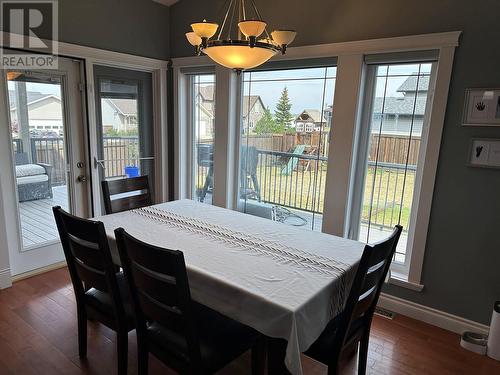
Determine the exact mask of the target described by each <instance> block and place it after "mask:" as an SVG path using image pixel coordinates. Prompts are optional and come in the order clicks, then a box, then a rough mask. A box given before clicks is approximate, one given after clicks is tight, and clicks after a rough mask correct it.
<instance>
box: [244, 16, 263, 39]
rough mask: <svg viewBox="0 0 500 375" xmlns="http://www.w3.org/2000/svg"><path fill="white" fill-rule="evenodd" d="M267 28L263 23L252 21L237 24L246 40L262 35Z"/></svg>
mask: <svg viewBox="0 0 500 375" xmlns="http://www.w3.org/2000/svg"><path fill="white" fill-rule="evenodd" d="M266 26H267V23H265V22H264V21H259V20H253V21H241V22H239V23H238V27H239V28H240V31H241V32H242V34H243V35H245V36H246V37H247V38H249V37H251V36H254V37H258V36H259V35H260V34H262V33H263V32H264V30H265V28H266Z"/></svg>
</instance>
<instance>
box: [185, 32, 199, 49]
mask: <svg viewBox="0 0 500 375" xmlns="http://www.w3.org/2000/svg"><path fill="white" fill-rule="evenodd" d="M186 38H187V40H188V42H189V43H190V44H191V45H192V46H199V45H200V44H201V38H200V37H199V36H198V35H197V34H196V33H195V32H194V31H190V32H189V33H186Z"/></svg>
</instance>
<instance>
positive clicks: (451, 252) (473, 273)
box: [170, 0, 500, 324]
mask: <svg viewBox="0 0 500 375" xmlns="http://www.w3.org/2000/svg"><path fill="white" fill-rule="evenodd" d="M256 2H257V6H258V7H259V8H260V10H261V13H262V14H263V17H264V18H265V19H266V20H267V21H269V22H270V23H271V24H270V28H271V29H273V27H275V26H276V27H277V26H282V27H287V28H294V29H296V30H297V31H298V36H297V39H296V42H295V43H294V45H307V44H319V43H329V42H341V41H349V40H361V39H372V38H382V37H392V36H402V35H411V34H423V33H432V32H442V31H454V30H462V31H463V36H462V39H461V43H460V47H459V48H458V49H457V53H456V58H455V65H454V70H453V77H452V82H451V88H450V89H451V92H450V96H449V101H448V107H447V113H446V121H445V127H444V133H443V141H442V145H441V152H440V157H439V166H438V175H437V181H436V187H435V193H434V200H433V206H432V214H431V222H430V228H429V233H428V239H427V250H426V256H425V261H424V270H423V279H422V282H423V284H424V285H425V289H424V291H422V292H421V293H416V292H412V291H409V290H406V289H402V288H398V287H394V286H388V287H387V288H386V291H387V292H389V293H391V294H394V295H396V296H399V297H402V298H406V299H409V300H412V301H415V302H417V303H421V304H424V305H427V306H431V307H434V308H437V309H439V310H443V311H446V312H449V313H452V314H456V315H459V316H462V317H465V318H468V319H472V320H475V321H478V322H482V323H486V324H488V323H489V319H490V316H491V310H492V304H493V301H495V300H498V299H500V170H488V169H478V168H469V167H467V166H466V165H465V163H466V159H467V153H468V150H469V145H470V140H471V138H472V137H495V138H500V128H496V129H495V128H465V127H461V126H460V123H461V115H462V107H463V101H464V89H465V88H467V87H500V26H499V22H498V14H500V2H498V1H497V0H480V1H469V0H460V1H458V0H420V1H401V0H381V1H366V0H308V1H303V0H273V1H260V0H257V1H256ZM222 3H223V1H222V0H216V1H210V2H209V1H206V0H181V1H180V3H178V4H176V5H174V6H173V7H172V8H171V18H170V20H171V28H170V35H171V55H172V56H173V57H178V56H189V55H191V54H192V48H191V46H190V45H189V44H188V43H187V42H186V41H185V37H184V33H185V32H186V31H188V30H189V24H190V23H191V22H193V21H199V20H201V19H203V18H204V17H205V18H207V19H208V20H210V17H213V16H216V14H215V12H214V10H218V9H219V8H220V5H221V4H222ZM219 18H220V17H217V18H216V20H218V19H219Z"/></svg>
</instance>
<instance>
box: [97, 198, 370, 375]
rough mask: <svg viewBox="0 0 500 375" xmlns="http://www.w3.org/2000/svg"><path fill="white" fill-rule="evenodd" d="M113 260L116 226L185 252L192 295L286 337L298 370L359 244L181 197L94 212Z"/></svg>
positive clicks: (336, 305)
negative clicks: (303, 354)
mask: <svg viewBox="0 0 500 375" xmlns="http://www.w3.org/2000/svg"><path fill="white" fill-rule="evenodd" d="M96 220H100V221H102V222H103V223H104V226H105V228H106V234H107V237H108V239H109V243H110V249H111V253H112V256H113V261H114V262H115V263H116V264H118V265H119V264H120V260H119V255H118V251H117V248H116V240H115V236H114V230H115V229H117V228H119V227H122V228H124V229H125V230H126V231H127V232H128V233H129V234H131V235H132V236H134V237H136V238H138V239H140V240H142V241H145V242H148V243H150V244H153V245H156V246H161V247H164V248H168V249H173V250H180V251H182V252H183V253H184V258H185V262H186V268H187V273H188V279H189V285H190V289H191V296H192V298H193V300H195V301H196V302H199V303H201V304H203V305H206V306H208V307H210V308H211V309H213V310H216V311H218V312H220V313H222V314H224V315H226V316H227V317H229V318H232V319H234V320H236V321H238V322H241V323H243V324H246V325H248V326H250V327H253V328H254V329H255V330H257V331H259V332H260V333H262V334H264V335H266V336H267V337H270V338H279V339H284V340H286V355H285V360H284V361H285V365H286V367H287V369H288V370H289V371H290V372H291V373H292V374H302V365H301V353H302V352H304V351H306V350H307V349H308V348H309V346H310V345H311V344H312V343H314V341H315V340H316V339H317V338H318V337H319V336H320V334H321V333H322V332H323V330H324V329H325V327H326V326H327V324H328V322H330V320H331V319H333V318H334V317H335V316H336V315H337V314H338V313H339V312H341V310H342V309H343V307H344V304H345V302H346V299H347V295H348V293H349V290H350V287H351V284H352V282H353V280H354V276H355V273H356V269H357V265H358V264H359V261H360V259H361V255H362V252H363V249H364V244H363V243H361V242H358V241H353V240H349V239H346V238H342V237H337V236H333V235H329V234H325V233H321V232H316V231H311V230H307V229H305V228H300V227H295V226H291V225H287V224H284V223H279V222H275V221H272V220H269V219H265V218H260V217H256V216H252V215H248V214H245V213H242V212H239V211H236V210H230V209H226V208H221V207H217V206H213V205H210V204H206V203H199V202H195V201H193V200H188V199H181V200H176V201H170V202H167V203H161V204H156V205H153V206H148V207H143V208H138V209H134V210H130V211H124V212H119V213H115V214H110V215H105V216H100V217H97V218H96Z"/></svg>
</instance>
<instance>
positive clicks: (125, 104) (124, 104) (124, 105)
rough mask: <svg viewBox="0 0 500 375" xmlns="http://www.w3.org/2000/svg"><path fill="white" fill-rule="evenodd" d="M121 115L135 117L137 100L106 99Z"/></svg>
mask: <svg viewBox="0 0 500 375" xmlns="http://www.w3.org/2000/svg"><path fill="white" fill-rule="evenodd" d="M107 100H108V101H109V102H111V103H112V104H113V105H114V106H115V107H116V109H117V110H118V111H119V112H120V113H121V114H123V115H126V116H127V115H137V100H135V99H107Z"/></svg>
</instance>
